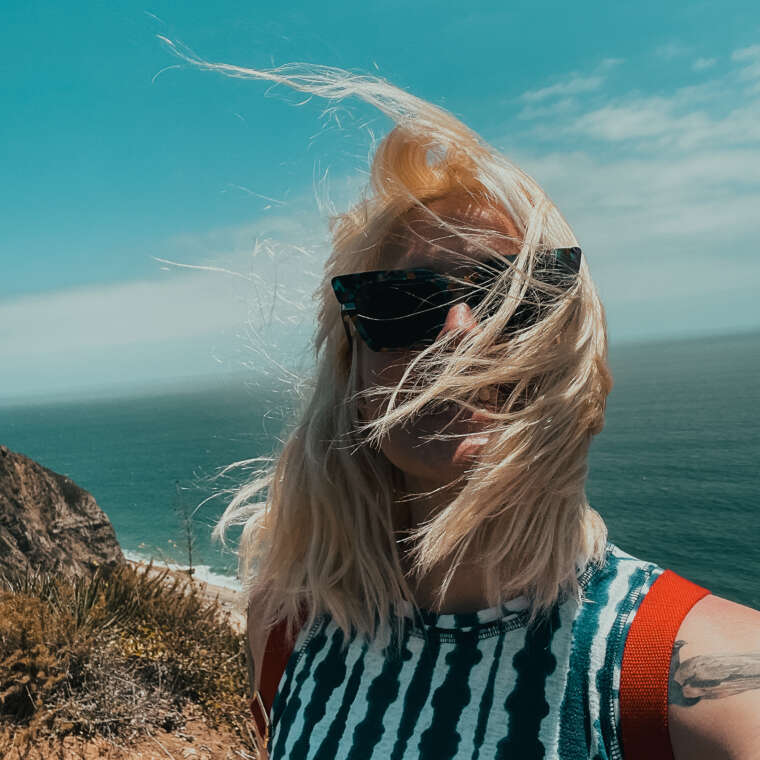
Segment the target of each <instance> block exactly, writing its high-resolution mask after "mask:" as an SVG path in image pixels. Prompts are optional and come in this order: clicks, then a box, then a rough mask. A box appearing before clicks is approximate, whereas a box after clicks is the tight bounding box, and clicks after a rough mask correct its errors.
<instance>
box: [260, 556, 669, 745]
mask: <svg viewBox="0 0 760 760" xmlns="http://www.w3.org/2000/svg"><path fill="white" fill-rule="evenodd" d="M661 572H662V568H660V567H658V566H656V565H654V564H652V563H649V562H643V561H641V560H638V559H636V558H634V557H631V556H630V555H628V554H626V553H625V552H623V551H621V550H620V549H619V548H618V547H617V546H615V545H614V544H608V546H607V553H606V558H605V562H604V564H602V565H601V566H598V565H589V566H588V567H587V568H585V570H584V571H583V572H582V574H581V576H580V580H581V584H582V587H583V589H584V594H583V597H584V598H583V602H582V603H580V604H579V603H578V602H577V601H575V600H572V599H568V600H566V601H564V602H562V603H561V604H558V605H557V606H556V607H555V608H554V610H553V613H552V615H551V618H550V620H549V621H548V622H546V623H544V624H542V625H540V626H534V627H533V628H530V629H529V628H528V627H527V625H526V624H527V617H528V613H527V610H526V609H525V608H526V602H525V600H524V599H522V598H521V599H517V600H514V601H513V602H510V603H508V604H506V605H504V606H503V607H496V608H492V609H488V610H483V611H481V612H477V613H472V614H466V615H446V614H442V615H435V614H431V613H427V612H426V613H423V615H422V616H421V617H420V616H417V619H416V620H415V619H413V618H412V617H411V616H409V617H407V618H406V623H405V626H404V633H403V638H402V646H401V649H400V654H399V649H398V647H395V648H388V649H381V648H380V647H379V646H377V645H375V646H372V645H370V644H369V643H368V642H367V640H366V639H364V638H361V637H355V638H352V639H351V640H350V641H349V643H348V646H347V647H345V648H344V647H343V643H344V642H343V634H342V632H341V631H340V629H338V628H337V627H336V626H335V624H334V623H333V622H332V621H331V620H330V619H329V618H328V617H323V618H321V619H319V620H317V621H316V623H315V624H314V626H312V628H311V629H310V630H308V631H306V630H304V631H302V632H301V634H300V635H299V638H298V640H297V642H296V647H295V649H294V651H293V654H292V656H291V658H290V660H289V662H288V665H287V668H286V670H285V673H284V674H283V678H282V680H281V682H280V685H279V689H278V692H277V696H276V698H275V702H274V705H273V708H272V723H273V727H272V736H271V739H270V756H271V758H272V760H285V759H286V758H287V760H370V758H372V759H373V760H380V759H382V760H409V759H410V758H414V760H418V758H419V760H449V759H450V758H457V760H459V758H468V759H470V758H471V759H472V760H479V759H481V758H482V760H492V759H494V758H499V759H501V758H504V759H506V758H515V759H519V760H529V759H531V758H558V759H561V760H580V758H589V760H592V759H593V760H597V759H599V760H606V759H607V758H616V759H619V758H622V757H623V753H622V750H621V748H620V732H619V710H618V689H619V684H620V667H621V663H622V658H623V647H624V644H625V638H626V635H627V632H628V628H629V626H630V624H631V621H632V620H633V616H634V615H635V612H636V610H637V609H638V606H639V604H640V602H641V600H642V599H643V597H644V595H645V594H646V593H647V591H648V590H649V588H650V587H651V585H652V583H653V582H654V580H655V579H656V578H657V577H658V576H659V575H660V573H661Z"/></svg>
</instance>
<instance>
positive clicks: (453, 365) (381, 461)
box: [167, 41, 612, 651]
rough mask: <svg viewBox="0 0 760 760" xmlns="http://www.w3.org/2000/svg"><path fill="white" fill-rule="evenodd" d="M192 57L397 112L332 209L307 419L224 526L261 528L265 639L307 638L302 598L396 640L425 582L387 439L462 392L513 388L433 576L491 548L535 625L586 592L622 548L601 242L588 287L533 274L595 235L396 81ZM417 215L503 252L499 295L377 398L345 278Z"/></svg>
mask: <svg viewBox="0 0 760 760" xmlns="http://www.w3.org/2000/svg"><path fill="white" fill-rule="evenodd" d="M167 43H168V44H170V45H172V46H173V43H170V42H169V41H167ZM173 47H174V46H173ZM175 52H177V53H178V54H180V55H182V56H183V57H184V58H185V60H187V61H189V62H191V63H193V64H194V65H196V66H199V67H201V68H205V69H211V70H214V71H218V72H221V73H224V74H226V75H229V76H233V77H242V78H252V79H265V80H270V81H273V82H280V83H283V84H286V85H288V86H290V87H292V88H294V89H296V90H299V91H303V92H307V93H310V94H313V95H318V96H321V97H324V98H328V99H329V100H340V99H343V98H345V97H348V96H357V97H359V98H362V99H364V100H365V101H366V102H368V103H370V104H372V105H374V106H376V107H377V108H378V109H380V110H381V111H382V112H383V113H385V114H386V115H388V116H389V117H391V119H393V121H394V122H395V123H396V126H395V127H394V128H393V129H392V130H391V131H390V133H389V134H388V135H387V136H386V137H385V138H384V139H383V140H382V142H381V143H380V144H379V145H378V147H377V150H376V152H375V155H374V159H373V161H372V166H371V173H370V179H369V183H368V186H367V188H366V189H365V191H364V192H363V194H362V196H361V198H360V199H359V200H358V202H357V203H356V204H355V205H354V207H353V208H351V209H349V210H348V211H346V212H345V213H342V214H337V215H335V216H332V217H331V219H330V230H331V233H332V237H333V246H332V253H331V255H330V257H329V260H328V261H327V265H326V269H325V274H324V278H323V280H322V283H321V285H320V286H319V289H318V291H317V298H318V301H319V316H318V326H317V331H316V336H315V343H314V350H315V352H316V360H317V367H316V371H315V377H314V379H313V389H312V391H311V394H310V397H309V399H308V402H307V404H306V406H305V408H304V410H303V413H302V414H301V416H300V420H299V421H298V422H297V424H296V425H295V428H294V429H293V431H292V432H291V433H290V435H289V436H288V438H287V440H286V441H285V443H284V446H283V447H282V450H281V452H280V453H279V456H277V457H276V458H275V459H274V460H271V463H269V464H267V466H265V467H263V468H262V469H261V470H260V471H259V472H258V474H257V476H256V477H255V478H254V479H253V480H252V481H251V482H249V483H248V484H247V485H245V486H244V487H242V488H241V489H240V490H239V491H238V492H237V493H236V495H235V496H234V498H233V499H232V501H231V502H230V504H229V506H228V507H227V509H226V511H225V513H224V514H223V516H222V517H221V519H220V520H219V523H218V525H217V527H216V528H215V534H216V535H217V536H222V537H223V536H224V533H225V531H226V529H227V528H228V527H229V526H231V525H243V532H242V537H241V539H240V546H239V558H240V573H241V577H242V578H243V579H244V580H245V582H246V583H247V584H248V588H249V591H250V611H251V613H250V614H249V628H250V630H249V638H250V640H251V646H252V647H253V648H254V651H260V648H261V646H262V645H263V641H265V638H266V633H267V632H268V631H269V630H270V628H271V627H272V626H273V625H274V624H276V623H277V622H278V621H281V620H283V619H287V620H288V621H289V624H290V630H291V633H292V632H293V631H294V629H295V626H296V624H297V620H298V619H299V613H300V610H301V608H302V606H305V607H306V608H307V609H308V611H309V617H308V621H307V625H310V624H311V623H313V621H314V620H315V618H316V616H318V615H320V614H323V613H328V614H329V615H330V616H331V617H332V619H333V620H334V622H335V623H336V624H337V625H338V626H339V627H340V628H341V629H343V631H344V632H345V633H346V634H347V638H348V635H350V634H351V633H352V632H353V633H360V634H362V633H364V634H367V635H369V636H371V637H379V638H387V636H388V634H389V633H390V621H391V620H392V619H393V617H394V615H393V611H394V610H395V609H398V606H399V605H400V603H402V602H411V601H412V598H411V597H412V595H411V592H410V587H409V585H408V583H407V577H406V576H405V575H404V572H403V570H402V566H401V562H400V558H399V551H398V547H397V544H396V538H395V536H394V520H393V509H394V500H395V499H396V497H397V494H396V491H395V485H394V484H395V483H396V482H397V480H396V475H397V473H396V472H394V468H393V466H392V465H391V464H390V463H389V462H388V460H387V459H386V458H385V457H384V456H383V454H382V453H381V452H380V450H379V448H380V442H381V441H382V440H383V437H384V436H385V435H386V434H387V433H388V431H389V430H390V428H391V427H393V426H396V425H399V424H401V423H403V422H404V421H405V420H409V419H411V418H413V417H414V416H415V415H417V414H419V413H420V411H421V410H422V409H423V407H426V408H427V407H428V406H429V405H431V404H436V403H440V402H442V401H446V400H448V401H452V400H454V401H456V402H458V403H459V404H460V405H461V406H462V407H463V408H473V406H474V404H473V402H474V401H475V399H476V398H477V395H478V393H479V391H481V389H483V388H484V387H492V386H497V387H499V388H501V389H506V390H505V391H504V395H503V398H502V403H501V406H500V408H499V409H498V410H497V411H496V412H494V414H493V424H492V425H491V426H490V427H489V435H490V443H489V445H488V446H487V447H486V448H485V449H484V451H483V452H482V454H481V455H480V456H479V458H478V460H477V461H476V462H475V463H474V464H473V465H472V467H471V468H470V469H469V470H468V471H467V472H466V473H465V474H464V475H463V477H462V482H461V483H460V487H459V488H458V490H457V492H456V494H455V496H454V498H453V500H452V501H451V503H450V504H449V505H448V506H447V507H445V508H443V509H442V510H440V511H439V512H438V513H437V514H436V515H435V516H434V518H433V519H431V520H430V521H429V522H426V523H424V524H422V525H420V526H418V527H417V528H416V529H415V530H414V531H413V532H412V533H411V535H410V536H409V539H408V540H409V541H410V542H411V546H412V550H411V557H412V558H413V567H414V572H416V573H419V574H421V575H424V574H425V573H427V572H428V571H430V570H431V568H433V567H434V566H436V565H438V564H439V563H443V562H446V563H448V566H449V571H448V573H447V575H446V577H445V579H444V582H443V584H442V586H441V589H440V596H439V598H442V596H443V594H444V593H445V591H446V588H447V587H448V584H449V582H450V580H451V577H452V575H453V573H454V572H455V570H456V569H457V567H458V566H459V565H460V563H461V562H462V561H463V558H464V557H465V556H477V557H478V562H479V564H480V566H481V567H482V568H483V569H484V570H485V577H486V578H487V588H486V589H485V592H486V596H487V598H488V600H489V603H490V604H493V605H496V604H498V603H500V602H501V601H504V600H506V599H508V598H510V597H512V596H515V595H517V594H524V595H527V596H528V598H529V600H530V605H531V615H532V619H533V620H535V619H537V618H539V617H541V616H543V615H545V614H546V613H547V612H548V611H549V610H550V609H551V607H552V606H553V605H554V604H555V602H557V600H558V599H560V598H561V597H562V596H563V595H574V596H575V597H577V598H580V595H581V592H580V588H579V583H578V571H579V567H580V566H583V565H584V564H585V562H586V561H596V562H600V561H602V558H603V555H604V548H605V545H606V537H607V532H606V528H605V525H604V522H603V521H602V519H601V517H600V516H599V515H598V514H597V513H596V512H595V511H594V510H593V509H592V508H591V507H590V506H589V504H588V501H587V499H586V495H585V479H586V474H587V453H588V448H589V443H590V441H591V438H592V436H593V435H595V434H596V433H598V432H599V431H600V430H601V429H602V426H603V421H604V408H605V402H606V397H607V395H608V393H609V391H610V388H611V385H612V380H611V375H610V372H609V370H608V366H607V336H606V325H605V317H604V311H603V308H602V305H601V303H600V301H599V298H598V295H597V292H596V289H595V287H594V284H593V282H592V279H591V275H590V273H589V268H588V265H587V262H586V258H585V255H584V256H583V257H582V261H581V266H580V272H579V274H578V276H577V278H576V280H575V282H574V283H573V284H572V286H571V287H570V289H569V290H566V291H562V290H560V289H559V288H557V287H553V286H552V285H550V284H547V283H546V282H544V281H543V280H542V279H541V278H540V277H534V276H533V275H534V274H536V273H537V272H538V271H539V270H540V268H541V262H542V258H541V257H542V254H543V253H545V252H546V251H547V250H549V249H553V248H557V247H566V246H574V245H577V241H576V239H575V237H574V235H573V233H572V231H571V229H570V227H569V225H568V224H567V222H566V221H565V219H564V218H563V217H562V215H561V214H560V212H559V211H558V210H557V208H556V207H555V206H554V204H553V203H552V202H551V200H550V199H549V198H548V197H547V195H546V193H544V191H543V190H542V189H541V188H540V187H539V185H538V184H537V183H536V182H535V181H534V180H533V179H532V178H531V177H530V176H528V175H527V174H526V173H524V172H523V171H521V170H520V169H519V168H517V167H516V166H515V165H514V164H512V163H511V162H509V161H508V160H507V159H506V158H505V157H503V156H502V155H501V154H500V153H499V152H498V151H496V150H495V149H493V148H492V147H490V146H488V145H487V144H486V143H485V142H484V141H483V140H482V139H481V138H480V137H479V136H478V135H477V134H476V133H474V132H473V131H472V130H470V129H469V128H468V127H466V126H465V125H464V124H463V123H461V122H460V121H459V120H457V119H456V118H454V116H452V115H451V114H449V113H447V112H446V111H444V110H442V109H440V108H437V107H436V106H433V105H431V104H430V103H428V102H426V101H424V100H421V99H419V98H416V97H414V96H412V95H410V94H408V93H407V92H404V91H403V90H400V89H398V88H396V87H394V86H392V85H390V84H388V83H387V82H385V81H383V80H382V79H379V78H375V77H371V76H356V75H354V74H350V73H348V72H345V71H342V70H340V69H334V68H328V67H322V66H308V67H304V68H303V69H302V70H301V69H300V68H299V65H291V66H283V67H280V68H277V69H273V70H255V69H244V68H240V67H236V66H230V65H227V64H215V63H209V62H206V61H202V60H200V59H199V58H197V57H196V56H194V55H193V54H191V53H188V52H187V51H179V50H177V49H176V48H175ZM447 197H461V198H466V199H469V201H468V202H471V203H472V204H475V205H476V206H478V207H481V208H484V209H487V210H489V213H491V215H492V216H494V218H496V217H501V218H502V219H509V220H510V221H511V223H512V226H513V228H514V229H516V230H517V232H518V233H519V234H518V235H503V234H501V233H500V232H499V229H497V227H498V225H493V226H494V229H487V230H485V231H484V229H483V227H482V226H478V227H472V226H468V225H466V224H465V225H463V224H457V223H453V222H452V221H451V220H445V219H443V218H441V217H439V216H438V215H436V214H435V213H434V212H433V211H432V210H431V209H430V203H431V201H433V200H435V199H440V198H447ZM413 214H422V215H423V216H426V215H427V216H429V217H430V218H431V219H433V220H435V223H436V224H437V225H439V226H440V227H442V228H444V229H445V230H447V231H448V234H449V235H452V236H456V237H458V238H460V239H462V240H464V241H466V242H467V243H468V244H469V245H470V246H471V247H472V246H474V247H476V248H477V249H479V250H481V251H486V252H488V253H490V254H491V256H495V257H500V258H501V259H502V260H504V263H505V269H504V271H503V272H502V273H501V274H499V275H498V276H497V277H496V280H495V281H494V284H493V286H492V287H490V290H489V294H488V296H487V299H486V302H485V303H484V304H483V308H484V309H485V308H488V307H493V306H494V305H496V306H497V307H498V308H496V310H495V311H494V309H493V308H491V311H490V313H491V316H489V317H488V318H485V319H483V320H482V321H481V323H480V326H479V329H478V330H476V331H473V332H471V333H469V334H468V335H467V336H465V337H464V338H463V339H461V336H460V337H459V338H457V339H456V340H455V339H454V338H452V335H451V334H450V333H449V334H446V335H443V336H442V337H440V338H439V339H438V340H437V341H436V342H435V343H434V344H433V345H432V346H430V347H428V348H427V349H425V350H424V351H422V352H420V353H419V354H418V355H417V356H416V357H415V359H414V360H413V361H412V362H411V363H410V365H409V367H408V368H407V371H406V373H405V374H404V377H403V378H402V380H401V381H400V382H399V384H398V385H397V386H396V387H395V388H390V389H389V388H372V389H366V390H364V391H362V392H358V391H357V387H356V377H355V363H354V362H353V361H352V353H351V350H350V349H349V344H348V341H347V338H346V335H345V333H344V328H343V324H342V321H341V315H340V309H339V305H338V303H337V301H336V299H335V297H334V294H333V291H332V288H331V284H330V280H331V278H332V277H333V276H334V275H338V274H345V273H350V272H358V271H362V270H366V269H372V268H381V265H382V261H383V249H384V246H385V245H387V243H388V240H389V236H390V235H391V234H393V233H394V232H397V231H398V230H399V228H400V225H401V229H402V230H404V232H402V235H409V234H411V227H410V226H409V224H408V223H407V222H405V220H408V219H409V217H410V215H413ZM494 240H496V241H497V242H496V243H494V242H493V241H494ZM428 242H429V243H430V244H431V245H432V244H433V243H432V241H428ZM436 244H438V243H436ZM505 245H512V246H516V247H515V250H519V255H518V256H517V258H516V259H515V260H510V261H506V260H505V259H504V250H505ZM528 300H532V301H533V302H535V303H536V304H537V305H540V308H541V319H539V320H538V321H536V322H535V323H534V324H533V325H532V326H529V327H526V328H525V329H521V330H519V331H516V332H514V333H513V334H510V335H509V336H508V338H505V337H504V329H505V325H506V324H507V323H508V321H509V318H510V316H511V315H512V314H513V313H514V312H515V310H516V309H517V308H518V307H519V305H520V304H521V303H524V302H525V301H528ZM481 316H482V314H481ZM354 343H355V342H354ZM377 394H382V395H383V398H384V402H385V403H384V407H383V413H382V414H381V415H380V416H379V417H378V418H377V419H374V420H370V421H369V422H366V423H360V422H359V421H358V420H359V415H358V414H357V404H358V403H359V401H360V400H361V399H362V398H366V397H367V396H370V395H377ZM441 435H442V436H445V435H446V433H445V431H442V433H441ZM579 560H580V565H579V564H578V562H579Z"/></svg>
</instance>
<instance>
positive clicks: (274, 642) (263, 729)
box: [249, 612, 307, 745]
mask: <svg viewBox="0 0 760 760" xmlns="http://www.w3.org/2000/svg"><path fill="white" fill-rule="evenodd" d="M306 617H307V616H306V613H305V612H302V614H301V617H300V623H301V625H303V624H304V622H305V621H306ZM286 634H287V620H281V621H280V622H279V623H277V625H276V626H275V627H274V628H272V630H271V631H270V632H269V636H268V638H267V643H266V648H265V650H264V658H263V660H262V662H261V681H260V683H259V690H258V691H256V692H254V694H253V697H252V698H251V701H250V703H249V708H250V710H251V715H252V716H253V720H254V723H255V724H256V728H257V730H258V732H259V735H260V736H261V737H262V740H263V742H264V744H265V745H266V744H267V743H268V742H269V716H270V715H271V712H272V705H273V704H274V698H275V695H276V694H277V687H278V686H279V685H280V680H281V679H282V675H283V673H284V672H285V668H286V667H287V665H288V660H289V659H290V655H291V654H292V652H293V645H294V643H295V642H289V641H288V638H287V635H286Z"/></svg>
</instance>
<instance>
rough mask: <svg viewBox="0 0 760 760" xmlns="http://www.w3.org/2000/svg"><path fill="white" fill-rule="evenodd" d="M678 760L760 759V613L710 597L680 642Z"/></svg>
mask: <svg viewBox="0 0 760 760" xmlns="http://www.w3.org/2000/svg"><path fill="white" fill-rule="evenodd" d="M668 723H669V727H670V739H671V744H672V747H673V754H674V756H675V760H760V612H758V611H757V610H753V609H751V608H750V607H745V606H743V605H741V604H736V603H735V602H730V601H729V600H727V599H722V598H720V597H717V596H712V595H710V596H706V597H704V598H703V599H701V600H700V601H699V602H697V604H695V605H694V607H693V608H692V609H691V611H690V612H689V614H688V615H687V616H686V617H685V618H684V620H683V622H682V623H681V627H680V628H679V630H678V634H677V636H676V644H675V646H674V647H673V655H672V660H671V667H670V680H669V688H668Z"/></svg>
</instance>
